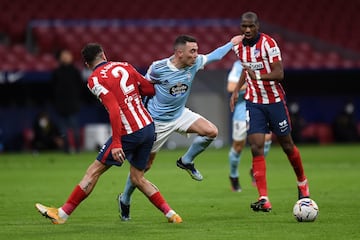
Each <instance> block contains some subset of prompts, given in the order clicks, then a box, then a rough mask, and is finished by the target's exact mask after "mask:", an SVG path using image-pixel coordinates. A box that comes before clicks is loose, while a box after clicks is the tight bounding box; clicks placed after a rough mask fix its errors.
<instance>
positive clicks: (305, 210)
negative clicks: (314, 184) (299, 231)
mask: <svg viewBox="0 0 360 240" xmlns="http://www.w3.org/2000/svg"><path fill="white" fill-rule="evenodd" d="M293 214H294V217H295V219H296V220H297V221H298V222H313V221H315V219H316V218H317V216H318V215H319V207H318V205H317V204H316V202H315V201H314V200H312V199H311V198H302V199H300V200H298V201H297V202H296V203H295V205H294V208H293Z"/></svg>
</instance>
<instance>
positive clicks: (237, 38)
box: [231, 35, 244, 46]
mask: <svg viewBox="0 0 360 240" xmlns="http://www.w3.org/2000/svg"><path fill="white" fill-rule="evenodd" d="M243 39H244V35H236V36H234V37H233V38H232V39H231V43H232V44H233V46H236V45H238V44H239V43H241V41H242V40H243Z"/></svg>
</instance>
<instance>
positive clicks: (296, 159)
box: [287, 145, 306, 182]
mask: <svg viewBox="0 0 360 240" xmlns="http://www.w3.org/2000/svg"><path fill="white" fill-rule="evenodd" d="M287 157H288V159H289V161H290V163H291V166H292V167H293V169H294V171H295V174H296V178H297V180H298V181H299V182H303V181H305V180H306V176H305V175H304V168H303V165H302V161H301V157H300V152H299V149H298V148H297V147H296V146H295V145H294V148H293V151H292V153H291V154H289V155H287Z"/></svg>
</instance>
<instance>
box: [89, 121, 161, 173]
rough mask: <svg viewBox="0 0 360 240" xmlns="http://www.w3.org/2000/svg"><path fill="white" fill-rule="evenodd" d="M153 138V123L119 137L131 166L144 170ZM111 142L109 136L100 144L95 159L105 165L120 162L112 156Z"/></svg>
mask: <svg viewBox="0 0 360 240" xmlns="http://www.w3.org/2000/svg"><path fill="white" fill-rule="evenodd" d="M154 140H155V126H154V123H151V124H149V125H147V126H146V127H144V128H142V129H140V130H139V131H136V132H134V133H131V134H128V135H124V136H122V137H121V143H122V148H123V151H124V153H125V157H126V159H127V160H128V161H129V163H130V164H131V165H132V166H134V167H136V168H137V169H140V170H144V169H145V168H146V165H147V163H148V161H149V155H150V151H151V148H152V146H153V144H154ZM111 143H112V137H110V138H109V139H108V140H107V141H106V143H105V144H104V145H103V146H102V148H101V150H100V151H99V155H98V156H97V158H96V159H97V160H98V161H100V162H101V163H103V164H105V165H107V166H112V165H116V166H121V163H119V162H117V161H115V160H114V158H113V157H112V154H111V149H110V145H111Z"/></svg>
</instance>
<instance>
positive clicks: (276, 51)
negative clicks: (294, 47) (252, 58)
mask: <svg viewBox="0 0 360 240" xmlns="http://www.w3.org/2000/svg"><path fill="white" fill-rule="evenodd" d="M267 43H268V44H266V45H265V46H266V51H267V54H268V56H269V62H270V63H273V62H278V61H281V52H280V48H279V46H278V45H277V43H276V42H275V40H274V39H272V38H268V39H267Z"/></svg>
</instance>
